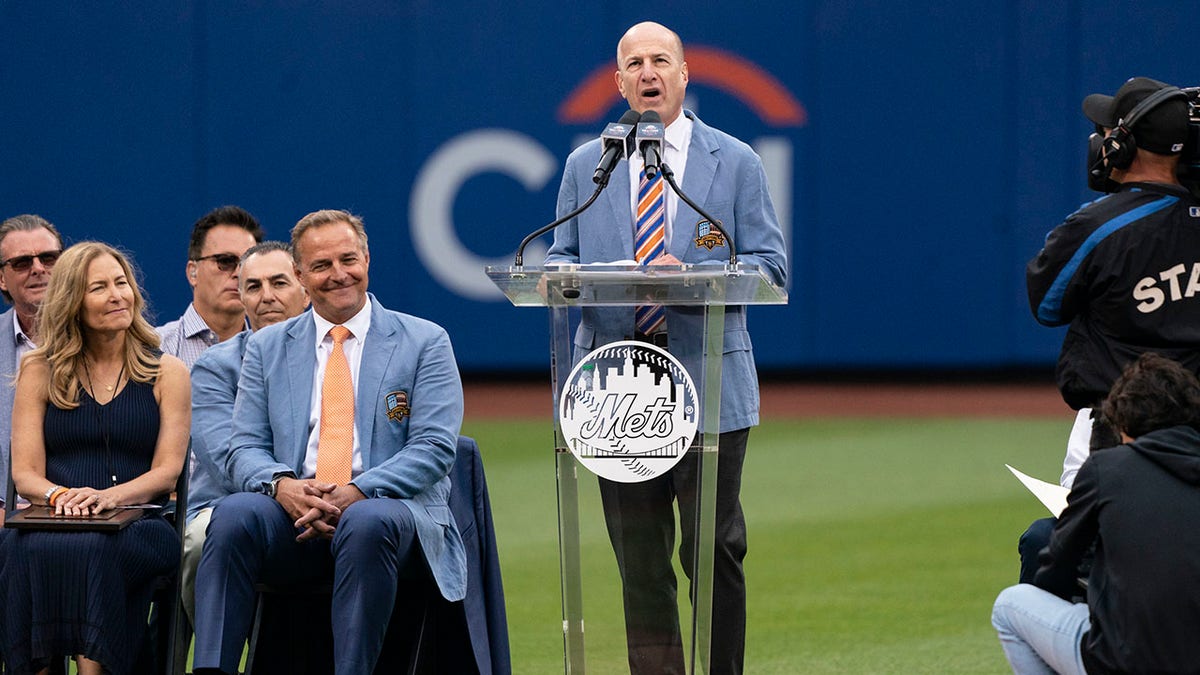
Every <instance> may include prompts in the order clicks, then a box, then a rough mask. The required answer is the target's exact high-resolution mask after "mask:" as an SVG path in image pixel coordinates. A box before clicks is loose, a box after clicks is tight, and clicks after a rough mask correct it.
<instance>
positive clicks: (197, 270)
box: [156, 206, 263, 368]
mask: <svg viewBox="0 0 1200 675" xmlns="http://www.w3.org/2000/svg"><path fill="white" fill-rule="evenodd" d="M262 239H263V230H262V226H260V225H259V224H258V221H257V220H256V219H255V218H254V216H252V215H250V213H249V212H247V211H246V210H245V209H243V208H241V207H238V206H222V207H220V208H217V209H213V210H212V211H210V212H208V213H206V214H204V216H203V217H201V218H200V220H197V221H196V224H195V225H193V226H192V238H191V241H190V242H189V243H188V263H187V280H188V283H189V284H191V285H192V303H191V304H190V305H188V308H187V310H186V311H184V313H183V316H181V317H179V318H178V319H177V320H175V321H172V322H170V323H168V324H165V325H163V326H159V327H158V328H157V329H156V330H157V331H158V334H159V336H161V337H162V350H163V351H164V352H166V353H167V354H171V355H174V356H178V357H179V358H180V359H181V360H183V362H184V363H186V364H187V366H188V368H191V367H192V365H193V364H195V363H196V359H198V358H200V355H201V354H203V353H204V350H205V349H208V348H209V347H211V346H213V345H215V344H217V343H218V342H223V341H225V340H228V339H229V338H231V337H233V336H234V335H237V334H238V333H240V332H242V330H244V329H245V328H246V309H245V307H244V306H243V305H242V299H241V296H240V295H239V293H238V276H237V267H238V261H239V260H240V259H241V257H242V254H243V253H245V252H246V251H247V250H248V249H249V248H250V247H251V246H254V245H255V244H257V243H259V242H261V241H262Z"/></svg>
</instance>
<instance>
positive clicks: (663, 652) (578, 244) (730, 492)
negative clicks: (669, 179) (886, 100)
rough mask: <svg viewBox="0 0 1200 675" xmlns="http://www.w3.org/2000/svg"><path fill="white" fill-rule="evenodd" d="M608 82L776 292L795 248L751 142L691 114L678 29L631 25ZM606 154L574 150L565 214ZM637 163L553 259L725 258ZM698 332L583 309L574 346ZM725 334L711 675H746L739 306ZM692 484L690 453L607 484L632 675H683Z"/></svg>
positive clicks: (747, 366)
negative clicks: (657, 125) (682, 590)
mask: <svg viewBox="0 0 1200 675" xmlns="http://www.w3.org/2000/svg"><path fill="white" fill-rule="evenodd" d="M614 79H615V80H616V85H617V90H618V91H619V92H620V93H621V96H623V97H624V98H625V100H626V101H628V103H629V106H630V108H632V109H633V110H634V111H636V112H637V113H639V114H644V113H646V112H647V111H654V112H656V113H657V114H658V115H659V116H660V117H661V118H662V123H663V125H664V126H665V127H666V131H665V143H664V144H663V145H664V147H663V151H662V161H663V163H664V164H666V165H668V166H669V167H670V168H671V169H673V170H674V174H675V177H676V181H677V182H678V184H679V186H680V188H681V189H682V190H683V192H685V193H686V194H687V195H688V196H689V197H690V198H691V199H692V200H693V201H695V202H696V203H697V204H699V205H700V206H701V207H702V208H703V209H704V210H705V211H707V212H708V213H709V214H711V215H712V216H713V217H714V218H717V219H718V220H720V221H722V223H723V225H724V229H725V231H726V232H728V233H729V238H730V239H732V240H733V242H734V244H733V245H735V246H736V247H737V254H738V257H739V260H740V261H741V262H743V263H747V264H754V265H758V266H759V267H761V268H762V269H763V270H764V271H765V272H766V274H767V275H768V276H769V277H770V279H771V281H772V282H774V283H776V284H779V285H781V286H782V285H783V284H784V283H785V282H786V280H787V256H786V254H785V252H784V242H783V233H782V232H781V230H780V228H779V221H778V220H777V219H776V217H775V208H774V206H772V204H771V197H770V195H769V194H768V192H767V178H766V173H765V172H764V171H763V167H762V161H761V160H760V159H759V158H758V156H757V155H756V154H755V153H754V151H753V150H751V149H750V147H749V146H748V145H746V144H745V143H743V142H741V141H739V140H737V139H736V138H734V137H732V136H730V135H728V134H725V133H723V132H721V131H718V130H716V129H713V128H712V127H710V126H708V125H706V124H704V122H702V121H700V119H699V118H698V117H696V115H695V114H694V113H692V112H691V111H685V110H684V109H683V99H684V93H685V92H686V90H687V83H688V68H687V62H686V61H684V56H683V43H682V41H681V40H680V38H679V36H678V35H676V34H675V33H674V32H672V31H671V30H669V29H667V28H666V27H665V26H662V25H659V24H657V23H651V22H646V23H639V24H637V25H635V26H633V27H632V28H630V29H629V30H628V31H627V32H626V33H625V35H624V36H623V37H622V38H621V40H620V42H619V43H618V44H617V71H616V73H615V78H614ZM643 121H645V120H643ZM600 156H601V144H600V141H599V140H596V141H592V142H590V143H587V144H585V145H583V146H582V147H580V148H579V149H577V150H576V151H575V152H573V153H571V156H570V157H569V158H568V159H567V164H566V169H565V172H564V174H563V180H562V186H561V187H560V188H559V194H558V215H559V217H562V216H563V215H565V214H567V213H569V212H571V211H572V210H574V209H575V208H576V207H577V206H578V205H579V204H580V203H581V202H582V201H583V200H584V199H586V198H587V197H588V196H590V195H591V194H592V192H593V191H594V190H595V188H596V185H595V183H594V180H593V171H594V169H595V167H596V165H597V162H598V161H599V159H600ZM643 164H644V158H643V157H642V153H641V152H640V151H639V152H636V153H634V154H633V155H632V156H631V157H630V158H629V165H628V169H627V170H623V169H622V168H621V167H620V166H618V168H617V169H616V171H614V172H613V175H612V184H611V185H610V186H609V188H610V189H608V190H607V191H606V193H604V194H603V195H601V197H600V199H599V200H598V201H597V202H596V203H595V204H594V205H593V207H592V208H591V209H589V210H586V211H584V212H583V213H582V214H581V215H579V216H577V217H576V218H574V219H572V220H569V221H567V222H566V223H564V224H563V225H562V226H560V227H559V228H558V229H557V230H555V236H554V245H553V246H552V247H551V248H550V252H549V253H548V254H547V256H546V264H547V265H552V264H558V263H584V264H586V263H595V262H614V261H619V260H637V261H638V262H639V263H642V264H652V265H654V264H659V265H679V264H721V263H722V262H727V261H728V260H729V246H730V242H729V241H727V240H726V238H725V237H724V236H723V235H720V234H717V233H716V231H717V228H712V227H710V225H709V223H708V221H707V220H705V219H704V218H703V217H702V216H701V215H700V214H699V213H698V212H697V211H695V210H694V209H692V208H691V207H689V206H688V205H687V204H686V203H683V202H682V201H681V200H680V199H679V198H678V196H677V195H675V194H674V193H672V192H671V191H670V190H669V189H667V186H666V184H665V182H664V181H663V179H662V173H661V172H658V173H657V175H656V176H652V177H651V178H649V179H645V178H644V172H643ZM651 173H654V172H653V171H651ZM635 216H636V217H635ZM635 240H637V242H638V243H637V245H636V246H635V244H634V242H635ZM635 249H636V250H635ZM635 313H636V317H635ZM703 331H704V323H703V312H702V308H699V307H674V308H672V307H667V308H663V307H661V306H643V307H638V308H636V310H635V308H629V307H604V308H586V309H584V311H583V319H582V323H581V325H580V327H579V331H578V333H577V334H576V337H575V348H576V350H577V351H578V352H579V353H580V354H584V353H587V352H589V351H591V350H592V349H594V348H596V347H598V346H600V345H603V344H606V343H609V342H614V341H618V340H629V339H636V340H643V341H646V342H651V343H654V344H656V345H658V346H660V347H665V348H667V349H668V351H670V352H671V353H672V354H675V355H679V354H681V353H693V354H699V353H700V352H701V350H702V346H701V345H702V342H703ZM724 341H725V352H724V357H723V363H722V379H721V426H720V432H721V433H720V442H719V451H718V462H717V464H718V469H717V474H718V475H717V504H716V511H717V516H716V518H717V520H716V543H715V553H714V563H713V610H712V619H713V620H712V648H711V660H710V664H711V665H710V672H711V673H740V672H742V662H743V656H744V651H745V632H746V584H745V576H744V574H743V571H742V560H743V558H744V557H745V555H746V522H745V519H744V517H743V516H742V508H741V503H740V501H739V498H738V492H739V490H740V487H741V476H742V461H743V459H744V457H745V454H746V440H747V438H748V437H749V434H750V427H752V426H754V425H756V424H758V375H757V373H756V371H755V367H754V355H753V353H752V351H751V346H750V334H749V332H747V330H746V312H745V308H744V307H738V306H730V307H727V308H726V313H725V335H724ZM685 363H686V361H685ZM697 363H698V362H697ZM689 367H690V366H689ZM697 374H698V373H697ZM697 488H698V486H697V485H696V462H695V461H694V459H693V456H692V453H688V455H687V457H685V458H684V460H683V461H681V462H680V463H679V464H677V465H676V466H675V468H673V469H672V470H671V471H669V472H667V473H666V474H664V475H661V476H658V477H657V478H654V479H652V480H649V481H646V482H642V483H615V482H611V481H608V480H605V479H603V478H602V479H600V494H601V498H602V501H603V504H604V513H605V520H606V522H607V525H608V531H609V538H610V540H611V541H612V544H613V550H614V552H615V553H616V557H617V565H618V567H619V568H620V572H621V578H622V580H623V584H624V593H623V594H624V602H625V632H626V639H627V642H628V648H629V666H630V669H631V671H632V672H633V673H648V674H649V673H653V674H654V675H661V674H665V673H683V672H685V670H684V660H683V649H682V643H681V640H680V632H679V616H678V609H677V602H678V601H677V597H676V596H677V591H676V579H675V574H674V572H673V570H672V567H671V556H672V549H673V548H674V546H675V526H674V511H673V508H674V507H673V505H672V504H673V502H674V500H675V499H676V498H678V500H679V508H680V514H681V518H680V520H681V522H682V525H681V529H682V530H683V532H682V545H681V548H680V550H681V552H682V557H683V561H682V562H683V567H684V570H685V571H686V572H687V574H688V576H689V577H690V576H691V575H692V570H691V566H692V560H691V558H692V554H691V551H693V550H694V543H695V532H694V529H695V527H694V523H695V516H694V514H695V507H696V500H695V497H696V493H697Z"/></svg>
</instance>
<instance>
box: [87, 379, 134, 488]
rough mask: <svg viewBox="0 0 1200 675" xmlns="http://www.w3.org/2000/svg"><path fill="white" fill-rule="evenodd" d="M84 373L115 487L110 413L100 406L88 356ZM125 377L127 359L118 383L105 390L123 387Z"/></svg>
mask: <svg viewBox="0 0 1200 675" xmlns="http://www.w3.org/2000/svg"><path fill="white" fill-rule="evenodd" d="M83 372H84V373H86V374H87V379H88V385H89V386H91V388H92V390H91V391H89V392H88V394H89V395H90V396H91V397H92V402H93V403H95V404H96V424H97V425H98V426H99V427H100V434H101V436H102V437H103V438H104V461H105V464H106V465H107V467H108V473H109V474H110V475H111V477H112V484H113V486H116V484H117V472H116V470H115V469H114V468H113V458H112V445H111V442H110V440H109V429H108V413H107V412H106V411H104V410H102V409H104V408H107V407H108V406H106V405H100V399H98V398H96V382H95V380H93V379H92V371H91V370H90V369H89V368H88V359H87V357H86V356H85V357H83ZM124 375H125V359H121V370H119V371H117V381H116V382H114V383H113V386H111V387H109V386H105V387H104V389H105V390H106V391H108V392H112V391H113V389H115V388H116V387H119V386H120V385H121V378H122V377H123V376H124ZM114 398H116V394H111V395H110V396H109V397H108V402H109V403H112V400H113V399H114Z"/></svg>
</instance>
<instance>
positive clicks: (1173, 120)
mask: <svg viewBox="0 0 1200 675" xmlns="http://www.w3.org/2000/svg"><path fill="white" fill-rule="evenodd" d="M1170 86H1171V85H1169V84H1166V83H1163V82H1159V81H1158V80H1152V79H1150V78H1148V77H1132V78H1129V79H1128V80H1126V81H1125V84H1123V85H1121V88H1120V89H1118V90H1117V93H1116V95H1115V96H1108V95H1106V94H1092V95H1090V96H1088V97H1087V98H1085V99H1083V114H1084V115H1086V116H1087V118H1088V119H1089V120H1091V121H1092V122H1094V123H1095V124H1096V125H1097V126H1101V127H1107V128H1109V129H1114V128H1116V126H1117V125H1118V123H1120V121H1121V120H1122V119H1123V118H1125V117H1126V116H1127V115H1129V111H1131V110H1133V108H1134V106H1136V105H1137V104H1138V103H1141V102H1142V101H1143V100H1145V99H1146V97H1148V96H1150V95H1151V94H1153V93H1154V92H1156V91H1159V90H1160V89H1164V88H1166V87H1170ZM1130 131H1132V132H1133V137H1134V140H1136V141H1137V146H1138V147H1139V148H1141V149H1143V150H1149V151H1150V152H1153V153H1157V154H1160V155H1177V154H1179V153H1180V152H1182V151H1183V145H1184V143H1185V142H1186V141H1187V136H1188V104H1187V99H1186V98H1185V97H1183V96H1178V97H1174V98H1169V99H1167V100H1165V101H1163V102H1161V103H1159V104H1158V105H1156V106H1154V107H1153V108H1151V109H1150V110H1149V111H1147V112H1145V113H1144V114H1142V115H1141V116H1140V117H1139V118H1138V120H1137V122H1135V123H1134V125H1133V128H1132V129H1130Z"/></svg>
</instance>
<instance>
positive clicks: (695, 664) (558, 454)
mask: <svg viewBox="0 0 1200 675" xmlns="http://www.w3.org/2000/svg"><path fill="white" fill-rule="evenodd" d="M486 272H487V275H488V277H489V278H491V279H492V281H493V282H494V283H495V284H496V285H497V286H498V287H499V288H500V290H501V291H502V292H503V293H504V295H505V296H506V297H507V298H508V299H509V300H510V301H511V302H512V303H513V305H515V306H517V307H547V308H548V309H549V310H550V364H551V386H552V388H553V395H554V402H555V411H554V454H555V465H556V466H555V469H556V477H557V489H558V527H559V565H560V582H561V588H562V615H563V617H562V618H563V624H562V625H563V649H564V668H565V672H567V673H571V674H576V673H585V672H587V667H588V663H589V661H590V662H592V664H593V672H613V668H614V665H613V664H612V663H606V664H604V665H601V664H597V663H596V662H595V660H594V659H589V654H590V652H588V651H587V650H586V649H585V647H588V646H589V645H587V644H586V643H585V627H586V628H587V631H588V633H587V635H588V637H589V639H592V638H595V637H596V636H598V635H601V634H603V635H606V636H609V637H610V638H611V636H612V635H617V636H621V640H622V647H623V636H624V626H623V625H616V626H612V625H606V624H612V623H617V624H621V623H622V622H623V615H621V614H619V613H618V614H617V615H615V616H614V615H613V613H612V612H609V613H608V614H607V615H605V616H603V617H598V616H596V614H595V613H594V612H593V613H590V614H588V619H587V622H586V623H585V609H584V600H585V597H588V598H592V597H596V598H599V599H601V600H602V601H604V600H611V598H613V597H615V598H616V602H617V604H620V597H621V588H620V578H619V575H617V574H616V569H617V565H616V560H615V559H614V557H613V554H612V550H611V548H609V549H608V551H607V554H608V555H607V567H608V568H611V572H612V574H611V575H609V576H608V577H607V579H608V581H607V584H608V585H609V586H611V585H612V584H613V583H614V582H613V581H612V579H613V578H614V577H615V584H616V587H615V588H607V587H606V588H602V589H600V592H599V593H594V594H587V593H585V586H584V583H585V580H586V581H589V582H591V583H593V584H595V583H605V581H604V579H605V575H603V574H598V573H596V572H595V571H594V569H595V568H596V567H598V566H599V565H601V564H602V562H601V561H598V560H592V559H591V558H592V557H596V558H599V557H602V556H600V555H598V554H597V553H596V550H597V547H596V546H594V545H593V546H592V547H591V550H592V554H591V555H590V556H589V558H588V559H586V560H585V554H584V541H583V539H584V538H585V537H587V536H589V535H590V539H591V541H592V542H593V544H594V541H595V539H597V535H596V530H597V527H595V526H594V523H593V522H591V521H588V520H587V518H588V517H589V516H590V517H593V518H595V517H598V516H595V514H594V513H590V512H592V511H598V509H596V508H594V506H588V505H587V504H586V502H588V501H589V499H588V495H587V494H583V495H582V497H583V501H584V502H585V505H584V506H582V507H581V490H585V488H586V486H585V485H584V484H583V483H582V482H581V481H586V480H588V479H589V478H590V477H591V476H590V473H589V472H588V470H587V469H586V468H585V467H583V465H582V464H580V463H579V461H578V460H577V459H576V457H575V456H574V455H573V454H572V453H571V451H570V450H569V449H568V446H567V441H566V439H565V438H564V434H563V429H562V425H561V420H560V419H559V413H558V403H559V401H560V397H561V396H562V394H563V391H564V385H565V383H566V381H567V377H568V374H569V373H570V372H571V369H572V365H573V363H574V361H573V355H572V347H573V339H572V338H573V330H572V316H573V315H572V312H571V310H572V308H582V307H598V306H609V307H611V306H636V305H641V304H649V303H653V304H661V305H671V306H693V307H698V308H702V313H703V325H704V336H703V346H702V351H701V354H700V362H699V363H700V365H699V367H698V370H699V371H700V372H690V373H689V374H690V376H691V378H692V380H693V381H694V382H695V383H696V390H697V392H698V400H699V401H700V420H699V433H698V436H699V443H698V444H695V445H693V446H692V447H691V448H689V449H688V452H689V453H699V456H698V457H696V460H697V461H696V462H695V463H694V464H695V466H696V467H698V468H697V471H698V473H699V475H698V478H697V485H698V486H699V488H698V490H699V505H700V506H699V513H698V514H696V515H695V517H696V518H697V529H696V531H697V536H696V546H695V549H696V550H695V551H694V552H693V554H694V555H695V564H694V567H693V569H694V570H695V573H694V577H693V579H692V584H691V589H692V593H691V598H690V603H689V602H685V603H681V604H682V606H681V607H680V628H681V632H682V633H683V637H684V649H685V661H686V663H687V667H688V669H689V672H690V673H693V674H700V673H704V674H707V673H708V672H709V663H708V661H709V644H710V632H711V625H712V588H713V575H712V565H713V536H714V534H713V525H714V522H715V513H716V506H715V496H716V471H717V437H718V432H719V430H720V406H721V388H720V382H721V355H722V353H723V347H724V345H723V342H724V325H725V322H724V319H725V306H726V305H772V304H786V303H787V291H786V290H784V289H782V288H780V287H778V286H776V285H774V284H773V283H771V281H770V280H769V279H768V278H767V276H766V274H765V273H763V272H762V271H761V270H760V269H758V268H757V267H756V266H753V265H745V264H740V263H739V264H734V265H728V264H722V265H715V264H707V265H655V266H648V267H644V266H638V265H607V264H605V265H571V266H555V267H533V266H523V267H488V268H487V269H486ZM576 320H577V319H576ZM669 328H670V326H668V329H669ZM597 346H599V345H597ZM581 356H582V355H581ZM585 491H586V490H585ZM591 501H594V500H591ZM599 529H600V531H601V532H603V528H602V527H601V528H599ZM599 538H603V535H599ZM677 541H678V540H677ZM585 565H586V566H587V567H588V568H589V570H593V571H588V572H585ZM677 576H678V574H677ZM598 580H599V581H598ZM680 586H681V587H682V588H687V585H686V579H684V578H682V577H680ZM689 605H690V613H691V621H690V622H688V621H687V620H686V617H687V610H688V609H689V607H688V606H689ZM598 624H599V625H598ZM689 624H690V625H689ZM611 641H612V639H610V642H611ZM608 651H609V652H611V651H612V650H611V648H610V649H609V650H608ZM624 658H625V651H624V649H623V648H622V649H621V651H620V662H619V663H620V666H621V667H622V669H625V668H627V666H626V665H625V661H624Z"/></svg>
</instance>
